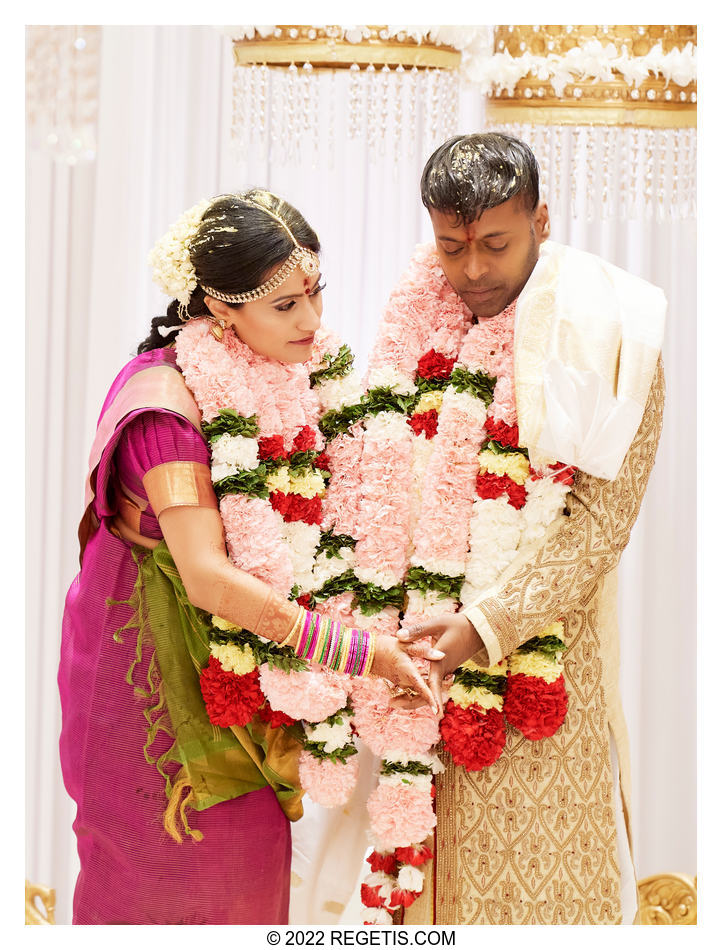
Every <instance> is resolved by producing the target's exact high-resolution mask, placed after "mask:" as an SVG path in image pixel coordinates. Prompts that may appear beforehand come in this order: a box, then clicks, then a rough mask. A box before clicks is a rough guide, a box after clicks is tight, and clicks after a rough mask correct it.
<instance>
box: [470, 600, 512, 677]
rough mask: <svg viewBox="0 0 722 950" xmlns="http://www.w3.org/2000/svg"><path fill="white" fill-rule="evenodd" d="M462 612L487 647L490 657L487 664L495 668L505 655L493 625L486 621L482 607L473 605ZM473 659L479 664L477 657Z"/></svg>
mask: <svg viewBox="0 0 722 950" xmlns="http://www.w3.org/2000/svg"><path fill="white" fill-rule="evenodd" d="M461 612H462V614H463V615H464V616H465V617H466V619H467V620H468V621H469V622H470V623H471V625H472V626H473V627H474V629H475V630H476V632H477V633H478V635H479V639H480V640H481V642H482V643H483V644H484V646H485V647H486V652H487V655H488V657H489V659H488V661H486V662H488V665H489V666H495V665H496V664H497V663H498V662H499V661H500V660H501V659H502V658H503V653H502V652H501V645H500V643H499V638H498V637H497V635H496V634H495V633H494V631H493V630H492V629H491V625H490V624H489V621H488V620H487V619H486V616H485V615H484V612H483V610H482V609H481V608H480V607H478V606H476V605H473V606H471V607H467V608H466V610H462V611H461ZM471 659H472V660H473V661H474V662H477V657H476V655H474V656H472V657H471ZM484 665H485V664H484Z"/></svg>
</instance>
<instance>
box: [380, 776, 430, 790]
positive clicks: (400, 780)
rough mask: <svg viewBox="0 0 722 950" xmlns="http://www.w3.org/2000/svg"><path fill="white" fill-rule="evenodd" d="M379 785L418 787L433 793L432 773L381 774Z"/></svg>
mask: <svg viewBox="0 0 722 950" xmlns="http://www.w3.org/2000/svg"><path fill="white" fill-rule="evenodd" d="M379 785H395V786H400V787H401V788H412V787H413V788H418V789H420V790H421V791H422V792H427V793H428V794H429V795H430V794H431V776H430V775H407V774H406V773H405V772H392V773H391V774H390V775H379Z"/></svg>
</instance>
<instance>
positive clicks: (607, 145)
mask: <svg viewBox="0 0 722 950" xmlns="http://www.w3.org/2000/svg"><path fill="white" fill-rule="evenodd" d="M611 160H612V158H611V141H610V131H609V126H608V125H605V126H604V129H603V130H602V218H608V217H609V216H610V201H611V195H610V193H609V185H610V182H611V168H610V163H611Z"/></svg>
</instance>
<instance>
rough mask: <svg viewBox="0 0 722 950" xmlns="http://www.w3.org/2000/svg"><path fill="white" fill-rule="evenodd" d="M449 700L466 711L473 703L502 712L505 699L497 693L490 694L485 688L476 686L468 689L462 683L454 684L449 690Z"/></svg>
mask: <svg viewBox="0 0 722 950" xmlns="http://www.w3.org/2000/svg"><path fill="white" fill-rule="evenodd" d="M449 699H453V700H454V702H455V703H456V705H457V706H461V708H462V709H466V707H467V706H471V704H472V703H476V704H477V706H481V708H482V709H498V710H499V712H501V710H502V707H503V705H504V697H503V696H498V695H497V694H496V693H490V692H489V690H488V689H486V687H484V686H474V687H472V688H471V689H468V688H467V687H466V686H462V685H461V684H460V683H454V685H453V686H452V687H451V689H450V690H449Z"/></svg>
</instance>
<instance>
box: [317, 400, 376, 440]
mask: <svg viewBox="0 0 722 950" xmlns="http://www.w3.org/2000/svg"><path fill="white" fill-rule="evenodd" d="M365 415H366V408H365V405H364V403H363V402H356V403H354V404H353V405H351V406H344V407H343V408H342V409H334V410H332V411H331V412H327V413H326V414H325V415H323V416H321V419H320V420H319V423H318V427H319V429H320V430H321V432H322V433H323V434H324V435H325V437H326V438H327V439H328V440H331V439H335V438H336V436H337V435H338V434H339V433H340V432H346V431H347V430H348V429H350V428H351V426H352V425H353V424H354V423H355V422H358V421H359V419H363V417H364V416H365Z"/></svg>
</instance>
